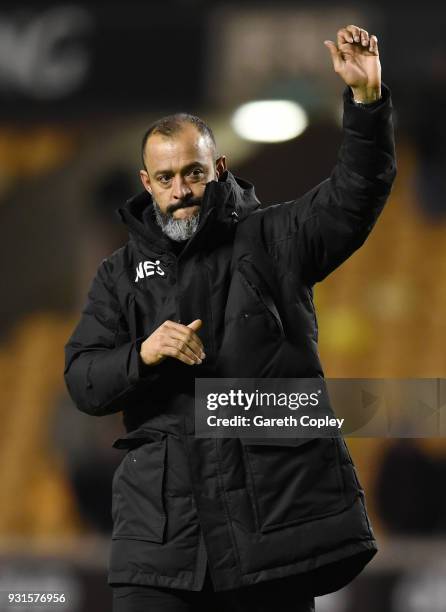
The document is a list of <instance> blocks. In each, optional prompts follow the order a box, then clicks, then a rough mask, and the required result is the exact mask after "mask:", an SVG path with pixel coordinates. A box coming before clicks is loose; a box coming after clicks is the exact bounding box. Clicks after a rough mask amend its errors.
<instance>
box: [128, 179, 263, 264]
mask: <svg viewBox="0 0 446 612" xmlns="http://www.w3.org/2000/svg"><path fill="white" fill-rule="evenodd" d="M147 207H149V208H151V209H152V210H153V200H152V196H151V195H150V194H149V193H148V192H147V191H143V192H142V193H138V194H137V195H135V196H134V197H132V198H130V199H129V200H127V202H126V203H125V204H124V205H123V206H121V207H120V208H118V209H116V212H117V214H118V216H119V218H120V219H121V221H122V222H123V223H125V224H126V225H127V227H128V230H129V236H130V239H133V240H135V241H136V242H137V243H138V245H140V247H141V248H142V249H143V250H147V249H148V250H150V251H152V252H156V253H161V252H165V251H170V250H171V244H170V241H169V240H168V238H167V237H166V236H165V235H164V234H163V232H162V230H161V228H160V227H159V226H158V224H157V223H156V221H155V218H154V215H152V214H150V215H147V218H148V219H149V221H150V222H149V223H144V219H143V217H142V214H143V211H144V210H146V209H147ZM259 207H260V202H259V200H258V199H257V196H256V195H255V190H254V186H253V185H252V184H251V183H249V182H248V181H245V180H244V179H241V178H239V177H236V176H234V175H233V174H232V173H231V172H229V171H228V170H226V171H225V172H224V173H223V174H222V176H221V177H220V179H219V180H218V181H210V182H209V183H208V184H207V185H206V189H205V191H204V196H203V202H202V206H201V215H200V223H199V225H198V229H197V231H196V232H195V234H194V236H192V238H191V239H190V241H189V242H192V241H194V242H195V240H196V237H197V236H198V234H199V235H200V238H203V239H205V240H206V241H208V242H211V243H212V242H214V241H215V239H217V237H218V238H219V239H222V238H224V236H225V235H226V234H227V233H228V231H231V230H232V229H233V228H234V226H235V225H236V223H237V222H239V221H241V220H242V219H244V218H245V217H247V216H248V215H249V214H250V213H251V212H253V211H254V210H256V209H257V208H259ZM144 247H146V248H144Z"/></svg>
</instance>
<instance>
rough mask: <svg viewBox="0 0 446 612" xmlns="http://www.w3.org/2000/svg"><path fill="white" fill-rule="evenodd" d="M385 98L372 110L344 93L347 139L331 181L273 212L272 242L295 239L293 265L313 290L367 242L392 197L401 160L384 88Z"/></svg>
mask: <svg viewBox="0 0 446 612" xmlns="http://www.w3.org/2000/svg"><path fill="white" fill-rule="evenodd" d="M381 94H382V95H381V98H380V99H379V100H378V101H376V102H374V103H372V104H371V105H370V106H366V107H357V106H356V105H355V104H354V103H353V101H352V92H351V89H350V88H349V87H346V88H345V90H344V94H343V99H344V114H343V139H342V144H341V147H340V149H339V152H338V158H337V163H336V165H335V166H334V168H333V170H332V172H331V175H330V177H329V178H327V179H326V180H324V181H323V182H322V183H320V184H319V185H317V186H316V187H314V188H313V189H312V190H310V191H309V192H307V193H306V194H305V195H303V196H302V197H301V198H299V199H297V200H294V201H292V202H286V203H285V204H279V205H276V206H273V207H271V208H272V209H274V210H271V213H272V217H273V219H272V221H273V222H272V224H268V225H269V229H270V231H269V232H268V233H269V236H268V239H269V240H268V239H267V240H268V241H269V242H270V244H271V243H274V242H282V244H283V243H284V237H285V236H288V237H289V238H290V240H289V241H287V242H288V247H289V249H290V250H291V252H292V256H291V261H289V263H290V265H296V264H297V265H299V267H300V269H301V274H302V278H303V279H304V280H305V281H306V282H307V283H308V284H309V285H313V284H314V283H315V282H318V281H321V280H322V279H324V278H325V277H326V276H327V275H328V274H330V272H332V271H333V270H334V269H335V268H337V267H338V266H339V265H340V264H341V263H342V262H343V261H345V260H346V259H347V258H348V257H349V256H350V255H351V254H352V253H353V252H354V251H355V250H356V249H358V248H359V247H360V246H361V245H362V244H363V243H364V241H365V240H366V238H367V236H368V234H369V233H370V231H371V230H372V228H373V226H374V224H375V222H376V220H377V218H378V216H379V214H380V213H381V211H382V209H383V207H384V204H385V203H386V200H387V198H388V196H389V194H390V191H391V187H392V184H393V181H394V179H395V176H396V156H395V143H394V132H393V122H392V102H391V96H390V90H389V88H388V87H387V86H386V85H385V84H384V83H382V85H381ZM271 230H272V235H271ZM283 255H286V254H285V253H284V252H283V249H282V256H283ZM288 255H290V253H288ZM296 257H297V262H296Z"/></svg>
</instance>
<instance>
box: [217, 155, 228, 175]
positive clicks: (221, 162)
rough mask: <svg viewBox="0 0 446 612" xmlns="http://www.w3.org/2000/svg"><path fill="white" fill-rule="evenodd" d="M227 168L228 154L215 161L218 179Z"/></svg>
mask: <svg viewBox="0 0 446 612" xmlns="http://www.w3.org/2000/svg"><path fill="white" fill-rule="evenodd" d="M226 169H227V168H226V156H225V155H220V157H219V158H218V159H217V161H216V162H215V171H216V174H217V180H218V179H219V178H220V176H221V175H222V174H223V172H225V170H226Z"/></svg>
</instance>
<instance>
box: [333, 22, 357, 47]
mask: <svg viewBox="0 0 446 612" xmlns="http://www.w3.org/2000/svg"><path fill="white" fill-rule="evenodd" d="M349 27H352V26H349ZM337 42H338V47H340V46H341V45H344V44H345V43H352V42H354V40H353V35H352V33H351V32H349V30H348V29H347V28H341V29H340V30H338V33H337Z"/></svg>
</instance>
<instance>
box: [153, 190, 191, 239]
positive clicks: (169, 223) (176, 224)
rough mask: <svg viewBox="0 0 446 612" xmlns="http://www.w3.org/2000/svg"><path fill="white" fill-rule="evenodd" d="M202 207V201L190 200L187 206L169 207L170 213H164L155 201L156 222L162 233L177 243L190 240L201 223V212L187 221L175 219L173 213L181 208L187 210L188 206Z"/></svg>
mask: <svg viewBox="0 0 446 612" xmlns="http://www.w3.org/2000/svg"><path fill="white" fill-rule="evenodd" d="M194 205H199V206H201V199H198V198H194V199H193V200H189V201H188V203H187V205H185V204H181V205H176V206H173V205H172V206H170V207H168V209H167V210H168V212H166V213H163V212H162V211H161V209H160V207H159V206H158V204H157V203H156V201H155V200H154V199H153V210H154V213H155V220H156V222H157V223H158V225H159V226H160V228H161V229H162V231H163V232H164V233H165V234H166V235H167V236H168V237H169V238H170V239H171V240H175V241H177V242H181V241H183V240H189V238H191V237H192V236H193V234H194V233H195V232H196V231H197V228H198V223H199V221H200V212H201V211H200V210H199V211H198V212H197V213H196V214H195V215H193V216H191V217H187V218H186V219H174V218H173V216H172V215H173V213H174V212H175V211H176V210H178V209H179V208H186V206H194Z"/></svg>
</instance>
